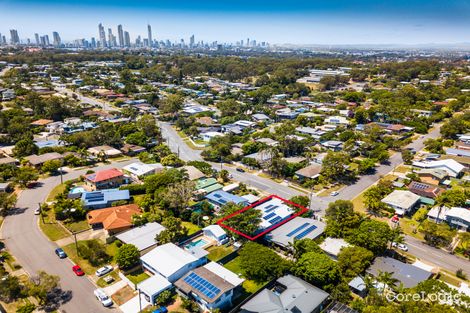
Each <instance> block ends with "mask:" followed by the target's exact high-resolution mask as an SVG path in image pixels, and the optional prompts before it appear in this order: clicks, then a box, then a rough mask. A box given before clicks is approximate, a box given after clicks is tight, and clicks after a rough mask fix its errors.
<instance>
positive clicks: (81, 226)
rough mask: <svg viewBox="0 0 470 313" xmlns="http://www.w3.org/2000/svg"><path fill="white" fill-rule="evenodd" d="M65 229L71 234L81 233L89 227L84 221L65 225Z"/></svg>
mask: <svg viewBox="0 0 470 313" xmlns="http://www.w3.org/2000/svg"><path fill="white" fill-rule="evenodd" d="M65 227H67V229H68V230H70V231H71V232H81V231H84V230H88V229H90V225H89V224H88V222H87V221H86V220H83V221H78V222H72V223H65Z"/></svg>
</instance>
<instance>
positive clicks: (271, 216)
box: [263, 213, 276, 220]
mask: <svg viewBox="0 0 470 313" xmlns="http://www.w3.org/2000/svg"><path fill="white" fill-rule="evenodd" d="M275 216H276V213H269V214H268V215H266V216H265V217H263V218H264V219H265V220H269V219H270V218H273V217H275Z"/></svg>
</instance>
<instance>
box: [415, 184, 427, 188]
mask: <svg viewBox="0 0 470 313" xmlns="http://www.w3.org/2000/svg"><path fill="white" fill-rule="evenodd" d="M413 188H415V189H428V188H429V185H426V184H422V183H413Z"/></svg>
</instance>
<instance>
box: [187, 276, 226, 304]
mask: <svg viewBox="0 0 470 313" xmlns="http://www.w3.org/2000/svg"><path fill="white" fill-rule="evenodd" d="M183 280H184V282H185V283H187V284H188V285H189V286H191V287H192V288H194V289H196V290H197V291H199V292H200V293H202V294H203V295H205V296H206V297H208V298H209V299H213V298H215V297H216V296H217V295H218V294H219V293H220V289H219V288H217V287H216V286H214V285H213V284H211V283H210V282H208V281H207V280H206V279H204V278H202V277H201V276H199V275H197V274H196V273H190V274H189V275H188V276H186V277H185V278H184V279H183Z"/></svg>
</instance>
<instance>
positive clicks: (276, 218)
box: [269, 216, 282, 224]
mask: <svg viewBox="0 0 470 313" xmlns="http://www.w3.org/2000/svg"><path fill="white" fill-rule="evenodd" d="M280 221H282V217H280V216H276V217H275V218H273V219H272V220H269V223H271V224H276V223H278V222H280Z"/></svg>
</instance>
